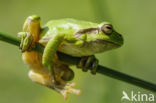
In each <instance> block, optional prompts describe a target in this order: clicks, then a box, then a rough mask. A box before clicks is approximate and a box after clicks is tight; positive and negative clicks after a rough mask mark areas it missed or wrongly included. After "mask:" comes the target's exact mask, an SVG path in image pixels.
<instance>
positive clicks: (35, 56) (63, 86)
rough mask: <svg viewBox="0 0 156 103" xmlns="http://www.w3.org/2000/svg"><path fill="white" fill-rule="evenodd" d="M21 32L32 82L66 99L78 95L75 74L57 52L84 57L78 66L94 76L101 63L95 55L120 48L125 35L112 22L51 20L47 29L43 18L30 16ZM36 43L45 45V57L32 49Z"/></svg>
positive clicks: (24, 58)
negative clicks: (59, 58)
mask: <svg viewBox="0 0 156 103" xmlns="http://www.w3.org/2000/svg"><path fill="white" fill-rule="evenodd" d="M23 31H24V32H21V33H19V35H20V37H21V45H20V48H21V50H22V52H23V55H22V56H23V60H24V61H25V62H26V63H27V64H28V65H29V66H30V67H31V69H32V70H31V71H30V72H29V77H30V78H31V79H32V81H34V82H37V83H39V84H42V85H45V86H47V87H50V88H53V89H54V90H56V91H58V92H59V93H61V94H62V95H63V96H64V97H65V98H66V97H67V93H74V94H79V93H80V91H79V90H76V89H73V88H72V86H73V84H72V83H68V81H69V80H71V79H72V78H73V75H74V73H73V72H72V70H71V69H70V68H69V67H68V65H67V64H64V63H62V62H60V61H59V60H58V58H56V55H55V54H56V51H57V50H58V51H60V52H62V53H65V54H68V55H71V56H75V57H82V59H81V61H80V63H79V64H78V65H77V66H78V67H80V68H82V70H83V71H87V68H89V67H90V66H91V67H92V73H93V74H95V73H96V69H97V66H98V60H97V59H95V57H94V56H93V55H94V54H96V53H100V52H104V51H107V50H111V49H114V48H118V47H120V46H121V45H122V44H123V38H122V36H121V35H120V34H119V33H117V32H116V31H115V30H114V29H113V27H112V25H111V24H110V23H109V22H103V23H100V24H97V23H92V22H87V21H80V20H75V19H60V20H52V21H49V22H48V23H47V24H46V25H45V26H44V27H41V26H40V17H39V16H36V15H33V16H29V17H28V18H27V19H26V21H25V23H24V27H23ZM35 42H39V43H41V44H42V45H44V46H45V49H44V52H43V55H41V54H39V53H37V52H33V51H31V52H27V51H28V50H31V48H32V47H33V46H34V43H35Z"/></svg>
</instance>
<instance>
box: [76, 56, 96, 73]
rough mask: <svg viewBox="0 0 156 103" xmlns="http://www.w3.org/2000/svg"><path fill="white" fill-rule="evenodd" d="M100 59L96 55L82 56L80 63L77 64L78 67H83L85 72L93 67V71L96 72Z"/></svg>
mask: <svg viewBox="0 0 156 103" xmlns="http://www.w3.org/2000/svg"><path fill="white" fill-rule="evenodd" d="M98 63H99V61H98V60H97V59H96V58H95V56H94V55H91V56H85V57H82V58H81V60H80V63H79V64H78V65H77V67H78V68H82V70H83V71H84V72H87V71H88V69H89V68H91V73H92V74H96V70H97V67H98Z"/></svg>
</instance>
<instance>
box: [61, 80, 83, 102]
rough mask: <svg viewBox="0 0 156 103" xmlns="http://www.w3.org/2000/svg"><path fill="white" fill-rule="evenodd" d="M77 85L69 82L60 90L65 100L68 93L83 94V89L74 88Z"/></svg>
mask: <svg viewBox="0 0 156 103" xmlns="http://www.w3.org/2000/svg"><path fill="white" fill-rule="evenodd" d="M75 86H76V84H75V83H67V84H66V86H65V87H64V89H63V90H61V91H60V93H61V94H62V95H63V97H64V99H65V100H67V99H68V93H71V94H76V95H80V94H81V90H79V89H74V88H73V87H75Z"/></svg>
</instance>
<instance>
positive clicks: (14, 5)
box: [0, 0, 156, 103]
mask: <svg viewBox="0 0 156 103" xmlns="http://www.w3.org/2000/svg"><path fill="white" fill-rule="evenodd" d="M155 4H156V1H155V0H0V31H1V32H6V33H9V34H14V35H16V34H17V32H19V31H21V30H22V25H23V22H24V20H25V18H26V17H27V16H29V15H32V14H37V15H40V16H41V18H42V24H45V23H46V22H47V21H48V20H50V19H59V18H75V19H82V20H87V21H92V22H101V21H110V22H111V23H112V24H113V25H114V28H115V29H116V30H117V31H118V32H120V33H121V34H122V35H123V36H124V39H125V44H124V46H123V47H122V48H120V49H116V50H112V51H109V52H106V53H102V54H97V57H98V58H99V60H100V64H101V65H104V66H108V67H111V68H114V69H115V70H118V71H121V72H124V73H127V74H130V75H132V76H136V77H140V78H142V79H144V80H148V81H150V82H154V83H156V79H155V78H156V75H155V73H156V69H155V68H156V63H155V61H156V46H155V44H156V29H155V28H156V6H155ZM73 69H75V68H73ZM28 70H29V69H28V67H27V66H26V65H25V64H24V63H23V62H22V60H21V53H20V51H19V50H18V48H17V47H15V46H12V45H10V44H6V43H4V42H1V41H0V103H120V102H121V96H122V91H123V90H125V91H127V92H130V91H132V90H133V91H135V92H138V91H140V92H141V93H150V92H149V91H146V90H143V89H141V88H138V87H135V86H133V85H129V84H127V83H124V82H120V81H118V80H114V79H111V78H108V77H106V76H103V75H99V74H97V75H96V76H92V75H91V74H90V73H83V72H82V71H80V70H76V69H75V72H76V75H75V80H74V81H76V82H77V88H80V89H82V95H80V96H75V95H69V100H67V101H65V100H63V97H62V96H61V95H60V94H58V93H56V92H54V91H52V90H50V89H48V88H45V87H43V86H40V85H37V84H35V83H33V82H31V80H29V78H28V77H27V73H28ZM124 103H126V101H125V102H124Z"/></svg>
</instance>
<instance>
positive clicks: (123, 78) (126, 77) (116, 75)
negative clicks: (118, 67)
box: [0, 33, 156, 92]
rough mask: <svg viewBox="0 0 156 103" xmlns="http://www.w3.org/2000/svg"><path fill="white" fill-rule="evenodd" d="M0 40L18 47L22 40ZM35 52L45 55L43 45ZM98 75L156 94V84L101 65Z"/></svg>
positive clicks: (3, 37)
mask: <svg viewBox="0 0 156 103" xmlns="http://www.w3.org/2000/svg"><path fill="white" fill-rule="evenodd" d="M0 40H1V41H4V42H8V43H10V44H14V45H16V46H19V44H20V40H19V39H18V38H16V37H13V36H11V35H8V34H6V33H0ZM33 50H34V51H36V52H39V53H43V50H44V47H43V46H42V45H40V44H38V43H36V48H34V49H33ZM57 54H58V56H59V59H60V60H61V61H63V62H66V63H68V64H72V65H77V64H78V63H79V61H80V58H78V57H72V56H69V55H66V54H63V53H60V52H57ZM97 73H100V74H103V75H107V76H109V77H112V78H114V79H118V80H121V81H124V82H127V83H130V84H133V85H136V86H139V87H142V88H144V89H148V90H151V91H154V92H156V84H152V83H150V82H147V81H144V80H141V79H138V78H135V77H132V76H129V75H127V74H124V73H121V72H118V71H115V70H112V69H109V68H107V67H104V66H100V65H99V66H98V70H97Z"/></svg>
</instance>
